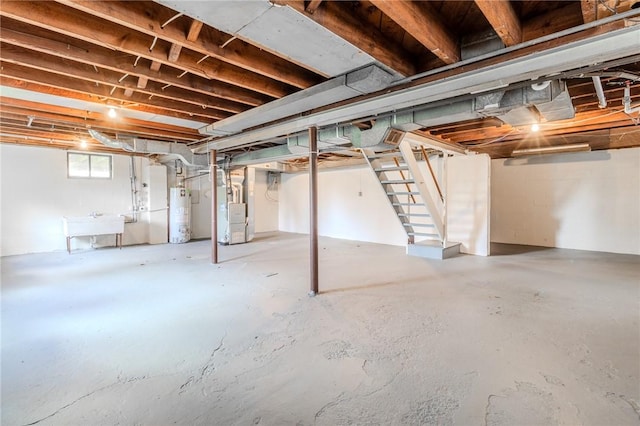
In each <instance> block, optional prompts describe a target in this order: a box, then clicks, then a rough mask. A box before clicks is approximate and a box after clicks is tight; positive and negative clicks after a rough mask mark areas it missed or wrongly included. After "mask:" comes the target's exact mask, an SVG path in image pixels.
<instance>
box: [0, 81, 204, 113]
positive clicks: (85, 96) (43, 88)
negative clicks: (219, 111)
mask: <svg viewBox="0 0 640 426" xmlns="http://www.w3.org/2000/svg"><path fill="white" fill-rule="evenodd" d="M1 71H2V70H0V85H4V86H7V87H15V88H17V89H24V90H30V91H32V92H38V93H44V94H47V95H54V96H61V97H64V98H69V99H78V100H81V101H85V102H92V103H104V104H105V105H106V102H107V101H109V102H113V103H117V104H118V105H119V104H123V105H125V106H126V105H131V107H129V108H130V109H133V110H136V111H143V112H148V113H150V114H155V115H164V116H168V117H175V118H181V119H183V120H191V121H198V122H201V123H203V125H204V124H210V123H211V120H212V119H211V117H209V116H207V115H204V114H201V113H199V114H196V113H193V112H185V111H176V110H169V109H166V108H162V107H156V106H154V105H148V104H136V103H134V101H132V100H131V99H119V98H115V97H109V96H105V95H104V94H102V93H100V94H94V93H86V92H83V91H82V90H72V89H68V88H61V87H57V86H56V85H55V84H46V83H39V82H35V81H29V80H25V79H23V78H20V77H12V76H10V75H2V73H1ZM25 75H29V74H28V73H26V74H25ZM107 95H108V93H107ZM214 121H215V120H214Z"/></svg>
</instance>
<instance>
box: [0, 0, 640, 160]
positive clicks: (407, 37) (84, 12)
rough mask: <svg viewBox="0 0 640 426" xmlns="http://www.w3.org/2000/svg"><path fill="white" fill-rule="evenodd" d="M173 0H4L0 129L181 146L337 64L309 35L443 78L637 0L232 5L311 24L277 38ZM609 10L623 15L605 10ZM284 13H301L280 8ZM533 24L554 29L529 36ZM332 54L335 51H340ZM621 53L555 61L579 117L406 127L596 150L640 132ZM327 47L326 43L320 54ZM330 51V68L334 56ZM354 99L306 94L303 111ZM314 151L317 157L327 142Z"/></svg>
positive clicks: (225, 9) (408, 81)
mask: <svg viewBox="0 0 640 426" xmlns="http://www.w3.org/2000/svg"><path fill="white" fill-rule="evenodd" d="M174 3H176V5H175V6H174ZM177 3H180V2H172V1H171V0H159V1H157V2H153V1H117V0H116V1H81V0H57V1H13V0H5V1H3V2H2V3H0V19H1V21H0V87H1V90H2V92H1V93H0V126H1V129H0V142H2V143H12V144H26V145H36V146H48V147H55V148H62V149H78V148H79V145H78V144H79V143H80V141H81V140H85V141H87V142H89V146H90V148H89V149H94V150H101V151H107V152H113V151H114V150H113V149H112V148H108V147H105V146H103V145H101V144H99V143H98V142H97V141H93V140H92V139H91V138H90V137H89V135H88V131H87V130H88V129H89V128H91V129H94V130H98V131H99V132H101V133H104V134H106V135H109V136H110V137H117V136H119V135H126V136H133V137H140V138H146V139H151V140H160V141H173V142H176V143H184V144H189V146H191V147H196V146H198V144H201V143H204V141H205V139H206V140H207V141H211V142H215V140H216V138H217V136H215V137H206V135H203V134H201V133H200V132H199V131H198V129H201V128H205V127H206V126H209V125H212V124H213V125H214V126H215V123H217V122H220V121H221V120H225V119H228V118H230V117H234V116H235V115H236V114H241V113H243V112H245V111H249V110H251V109H252V108H255V107H260V106H263V105H268V104H269V103H270V102H272V101H275V100H278V99H281V98H285V97H287V96H289V95H292V94H294V93H297V92H300V91H302V90H305V89H310V88H313V87H315V86H317V85H319V84H321V83H324V82H326V81H328V80H330V79H332V78H335V77H336V76H335V75H332V74H331V73H330V72H328V71H323V70H320V69H319V68H318V66H317V61H316V62H315V63H314V61H313V59H314V58H313V56H314V55H315V56H317V55H321V54H322V52H319V51H315V50H314V49H317V48H318V46H317V45H314V43H313V40H312V39H311V38H312V36H313V37H324V38H322V40H333V41H331V42H328V41H327V42H326V43H327V44H326V45H325V46H322V47H323V48H325V49H326V52H333V51H334V50H333V49H335V51H338V49H340V50H339V51H340V52H341V54H344V55H346V56H345V57H347V58H349V57H353V60H354V63H356V62H357V61H363V60H366V58H370V59H371V60H372V61H375V63H376V64H378V65H379V66H380V67H382V68H384V69H386V70H387V71H388V72H389V73H391V74H392V75H394V78H395V79H396V80H400V82H401V83H402V84H401V85H399V86H397V87H396V86H393V87H391V88H389V89H388V90H387V91H393V90H400V89H403V90H404V89H406V88H407V87H409V88H410V87H411V86H412V85H417V84H424V83H425V82H426V81H447V80H446V79H448V78H451V77H452V76H455V75H458V74H462V73H465V72H473V71H474V69H476V68H477V69H480V68H481V67H482V66H487V64H489V65H491V66H496V65H499V64H501V63H506V62H505V61H509V60H514V59H517V58H518V57H519V56H523V57H524V56H526V55H530V54H533V53H534V52H539V51H540V50H543V49H547V48H551V47H558V43H568V42H570V41H572V40H588V39H589V38H591V37H597V36H601V35H602V34H606V33H607V32H610V31H615V30H619V29H621V28H625V27H627V28H628V27H634V26H635V27H636V28H639V30H638V31H640V16H639V15H638V14H634V11H632V10H631V9H634V8H638V6H640V4H639V3H638V2H637V1H627V0H615V1H614V0H573V1H539V0H523V1H508V0H475V1H466V0H463V1H442V0H434V1H428V2H415V1H401V0H393V1H391V0H369V1H329V0H324V1H322V0H313V1H301V0H273V1H271V2H268V1H266V0H255V2H253V3H252V4H251V5H249V3H247V2H244V3H245V5H244V6H242V7H247V8H249V6H251V8H252V9H251V11H252V13H255V16H254V18H252V19H253V20H254V21H255V22H254V21H252V22H254V24H255V25H258V21H259V20H258V18H261V19H263V20H265V19H267V17H271V16H274V17H277V16H278V15H277V13H280V14H281V15H282V13H281V12H282V11H283V10H286V12H287V14H285V15H282V16H286V17H287V19H288V21H287V22H288V24H287V25H292V24H291V22H296V23H297V24H296V25H299V28H298V29H299V30H300V31H302V30H303V29H304V31H313V32H309V33H308V34H309V37H307V38H305V37H299V39H298V38H296V39H293V40H287V43H291V44H294V45H295V46H294V47H296V48H297V49H289V50H287V49H286V48H285V46H282V45H280V47H281V48H279V45H278V43H279V42H278V41H277V40H280V39H281V38H282V37H283V34H281V33H280V34H278V31H284V30H285V27H278V26H275V25H274V26H272V27H271V28H269V31H266V30H264V28H263V27H257V28H258V29H259V30H261V31H262V33H263V34H261V38H257V37H255V36H253V35H252V32H251V31H249V29H248V28H244V27H243V28H244V29H243V30H238V31H236V32H225V31H223V30H221V29H220V28H217V27H215V26H214V25H211V24H210V22H214V20H212V19H210V17H211V15H210V13H211V10H213V9H212V8H214V9H215V11H216V13H217V14H218V15H219V16H221V17H222V19H225V16H226V15H229V17H228V19H229V20H232V18H233V17H234V16H236V15H242V13H235V14H233V13H231V12H232V11H233V8H238V7H240V6H239V4H238V3H237V2H234V1H218V2H212V3H210V4H209V5H208V6H207V9H206V13H204V12H203V13H197V12H198V10H199V9H198V7H200V6H198V5H197V3H193V5H195V6H193V5H192V7H191V8H189V7H185V8H184V10H189V11H193V12H189V13H185V11H184V10H176V9H180V7H179V4H177ZM182 3H183V4H186V3H189V2H182ZM173 7H175V8H173ZM278 8H280V10H278ZM202 10H204V9H202ZM246 10H247V11H248V10H249V9H246ZM638 12H640V11H638ZM243 13H244V10H243ZM292 14H293V15H292ZM621 14H624V15H623V18H622V19H617V17H618V16H620V15H621ZM201 15H202V16H201ZM291 16H295V17H297V18H296V19H295V20H293V21H292V20H291V19H290V17H291ZM215 22H217V21H215ZM585 24H589V26H585ZM425 28H428V29H429V30H428V31H425V30H424V29H425ZM309 29H311V30H309ZM572 29H575V31H574V33H573V34H568V33H567V34H566V35H565V36H563V37H559V38H557V39H555V40H560V41H556V42H554V41H553V40H554V39H553V36H554V35H555V34H558V33H561V32H566V31H568V30H572ZM293 30H294V27H291V26H290V27H286V31H291V32H292V33H293ZM270 31H272V33H271V32H270ZM563 34H564V33H563ZM540 37H549V40H550V41H549V42H547V43H546V44H544V43H542V44H534V45H531V47H526V46H528V44H527V43H532V41H533V40H537V39H539V38H540ZM285 39H286V34H285ZM280 43H281V42H280ZM554 43H555V44H554ZM334 44H335V45H334ZM505 48H506V49H507V50H503V49H505ZM509 49H510V50H509ZM306 50H307V51H306ZM492 51H493V52H502V51H504V52H505V53H504V54H502V53H501V54H497V55H494V56H493V57H490V58H488V59H486V60H483V61H479V62H474V61H473V60H472V59H470V58H473V56H475V55H483V54H487V53H491V52H492ZM292 52H293V53H292ZM301 52H302V53H301ZM638 53H640V51H639V52H638ZM305 54H306V55H307V56H306V57H305ZM350 55H351V56H350ZM363 55H364V56H363ZM336 58H338V56H336ZM363 58H364V59H363ZM316 59H317V58H316ZM343 59H344V58H342V59H340V60H341V61H342V63H341V64H338V63H336V64H335V65H336V66H338V65H341V66H348V62H344V60H343ZM619 59H620V60H619V61H618V62H616V63H612V65H611V66H610V67H603V66H600V67H596V68H594V71H593V72H589V69H585V72H584V73H583V74H576V73H573V74H571V73H569V74H561V75H560V77H561V78H563V80H564V81H565V82H566V84H567V87H568V92H569V95H570V98H571V103H572V104H573V107H574V109H575V117H574V118H572V119H566V120H560V121H553V122H547V123H544V122H543V123H541V124H542V129H541V131H540V132H538V133H536V134H532V133H530V132H529V131H528V129H526V128H524V127H522V126H512V125H509V124H507V123H506V122H505V121H503V120H500V119H498V118H496V117H492V116H490V115H487V116H485V117H477V118H474V119H470V120H463V121H459V122H449V123H444V124H438V125H434V126H430V127H424V128H420V129H417V130H415V132H416V133H420V134H423V135H428V136H430V137H432V138H437V139H439V140H441V141H442V142H443V143H447V144H450V145H452V146H456V147H458V148H463V149H470V150H473V151H477V152H483V153H488V154H489V155H491V156H492V157H494V158H500V157H509V156H510V155H511V152H512V151H513V150H514V149H522V148H526V147H530V146H555V145H563V144H574V143H589V144H590V146H591V149H593V150H597V149H609V148H625V147H634V146H640V126H638V122H639V121H640V120H639V119H640V116H639V115H638V114H637V113H633V114H627V113H625V112H624V108H623V96H624V88H625V86H627V85H628V86H629V87H630V93H631V102H632V104H634V103H637V102H638V101H640V77H639V78H638V79H637V80H636V79H635V78H634V76H640V61H639V60H638V59H637V58H635V57H632V58H619ZM331 60H332V59H331V57H330V56H327V57H322V61H324V62H327V61H331ZM333 60H334V61H338V59H333ZM327 65H328V66H327V68H326V69H327V70H328V69H335V67H333V68H332V67H331V65H332V64H330V63H327ZM593 65H598V64H593ZM566 71H570V70H566ZM593 75H598V76H601V81H602V87H603V93H604V96H605V102H606V107H604V108H601V107H599V105H598V104H599V99H598V97H597V95H596V89H595V87H594V83H593V81H592V76H593ZM403 79H404V80H403ZM303 93H304V92H303ZM383 93H384V92H379V93H374V94H366V95H362V97H363V98H367V97H372V96H378V95H380V94H383ZM445 101H446V100H445ZM453 101H454V99H451V102H453ZM350 102H352V100H351V99H346V100H343V101H340V103H338V104H334V105H330V106H324V107H323V106H321V107H320V108H317V107H315V106H314V109H313V110H301V111H299V115H300V116H308V115H311V114H313V113H314V111H318V110H322V109H323V108H324V109H326V108H338V107H340V106H341V105H347V104H349V103H350ZM109 108H115V109H116V111H117V112H118V116H117V117H116V118H110V117H108V116H107V111H108V110H109ZM239 117H240V116H239ZM293 119H295V116H294V117H293ZM360 119H361V120H358V119H352V120H351V121H350V123H349V124H357V125H358V126H361V127H363V126H364V127H366V126H367V125H371V120H372V117H360ZM374 119H375V118H374ZM359 121H361V122H359ZM268 124H269V123H265V125H268ZM284 136H286V135H284ZM203 146H204V145H203ZM273 146H274V140H265V141H257V143H252V144H247V145H246V146H235V147H229V148H227V149H226V152H227V154H229V155H233V154H234V153H245V152H247V151H250V150H256V149H260V148H261V147H262V148H265V147H273ZM323 158H324V159H326V160H327V161H328V158H329V157H327V156H324V157H323Z"/></svg>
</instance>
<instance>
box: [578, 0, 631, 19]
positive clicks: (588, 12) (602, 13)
mask: <svg viewBox="0 0 640 426" xmlns="http://www.w3.org/2000/svg"><path fill="white" fill-rule="evenodd" d="M636 3H637V0H599V1H598V0H581V1H580V9H581V11H582V19H583V21H584V23H585V24H586V23H589V22H593V21H596V20H598V19H602V18H606V17H608V16H611V15H614V14H616V13H623V12H626V11H628V10H630V9H631V7H632V6H633V5H634V4H636Z"/></svg>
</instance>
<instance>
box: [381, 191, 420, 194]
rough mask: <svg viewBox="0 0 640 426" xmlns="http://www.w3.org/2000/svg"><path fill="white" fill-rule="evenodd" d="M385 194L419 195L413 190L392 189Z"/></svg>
mask: <svg viewBox="0 0 640 426" xmlns="http://www.w3.org/2000/svg"><path fill="white" fill-rule="evenodd" d="M387 195H420V193H419V192H414V191H393V192H387Z"/></svg>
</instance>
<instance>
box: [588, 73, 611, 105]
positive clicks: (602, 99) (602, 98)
mask: <svg viewBox="0 0 640 426" xmlns="http://www.w3.org/2000/svg"><path fill="white" fill-rule="evenodd" d="M591 79H592V80H593V85H594V87H595V88H596V95H598V108H606V107H607V98H605V96H604V90H602V81H600V77H599V76H597V75H594V76H593V77H591Z"/></svg>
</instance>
